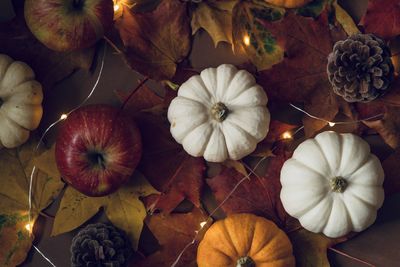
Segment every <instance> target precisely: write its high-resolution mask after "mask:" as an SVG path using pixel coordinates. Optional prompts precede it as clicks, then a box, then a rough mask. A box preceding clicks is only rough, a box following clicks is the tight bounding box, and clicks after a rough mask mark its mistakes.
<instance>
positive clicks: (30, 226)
mask: <svg viewBox="0 0 400 267" xmlns="http://www.w3.org/2000/svg"><path fill="white" fill-rule="evenodd" d="M25 229H26V230H27V231H28V232H29V233H31V232H32V224H31V223H27V224H25Z"/></svg>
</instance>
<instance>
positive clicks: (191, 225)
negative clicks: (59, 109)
mask: <svg viewBox="0 0 400 267" xmlns="http://www.w3.org/2000/svg"><path fill="white" fill-rule="evenodd" d="M207 218H208V216H207V215H206V214H205V213H204V211H202V210H201V209H197V208H195V209H194V210H193V211H191V212H189V213H172V214H169V215H165V214H157V215H152V216H149V217H148V218H147V219H146V225H147V226H148V227H149V228H150V230H151V232H152V233H153V235H154V236H155V237H156V238H157V240H158V242H159V245H160V250H158V251H157V252H155V253H153V254H151V255H150V256H148V257H147V258H145V259H143V260H141V261H133V262H131V264H130V266H132V267H133V266H134V267H156V266H157V267H170V266H171V265H172V263H174V261H175V260H176V259H177V258H178V255H179V254H180V252H181V251H182V250H183V249H184V247H185V246H186V245H189V244H190V243H191V242H192V241H193V239H194V238H195V235H196V233H195V231H196V230H199V229H200V223H201V222H204V221H206V220H207ZM206 229H207V226H205V227H203V228H202V231H201V232H200V234H199V235H198V238H201V234H202V233H204V231H205V230H206ZM196 252H197V243H195V244H192V245H191V246H189V248H188V249H187V250H186V251H185V253H184V254H183V255H182V257H181V259H180V261H179V262H178V264H177V265H176V267H195V266H197V265H196Z"/></svg>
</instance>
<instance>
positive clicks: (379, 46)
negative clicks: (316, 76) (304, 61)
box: [327, 34, 394, 102]
mask: <svg viewBox="0 0 400 267" xmlns="http://www.w3.org/2000/svg"><path fill="white" fill-rule="evenodd" d="M390 57H391V54H390V50H389V47H388V46H387V45H386V43H385V42H384V41H383V40H382V39H380V38H379V37H377V36H375V35H372V34H355V35H352V36H350V37H348V38H347V39H346V40H342V41H338V42H336V44H335V45H334V47H333V51H332V53H330V54H329V56H328V66H327V72H328V77H329V81H330V82H331V84H332V87H333V91H334V92H335V93H336V94H338V95H340V96H342V97H343V98H344V99H345V100H346V101H348V102H368V101H371V100H374V99H375V98H377V97H379V96H381V95H382V94H384V93H385V92H386V91H387V90H388V88H389V86H390V83H391V82H392V80H393V75H394V68H393V64H392V61H391V59H390Z"/></svg>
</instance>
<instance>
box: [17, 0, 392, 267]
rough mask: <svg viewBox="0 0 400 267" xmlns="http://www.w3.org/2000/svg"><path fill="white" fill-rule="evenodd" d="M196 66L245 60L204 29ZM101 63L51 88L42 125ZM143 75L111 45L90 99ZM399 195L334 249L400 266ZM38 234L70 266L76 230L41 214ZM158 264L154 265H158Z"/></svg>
mask: <svg viewBox="0 0 400 267" xmlns="http://www.w3.org/2000/svg"><path fill="white" fill-rule="evenodd" d="M339 2H340V3H341V5H342V6H343V7H344V8H345V9H346V10H348V12H349V13H350V14H351V15H352V16H353V18H355V20H358V19H359V18H360V16H361V14H363V12H364V11H365V8H366V4H367V2H368V1H367V0H357V1H350V0H348V1H339ZM190 60H191V62H192V66H193V67H194V68H196V69H203V68H205V67H212V66H218V65H219V64H222V63H232V64H240V63H243V60H244V59H243V58H242V57H240V56H239V57H238V56H234V55H233V53H232V51H231V47H230V46H229V45H227V44H220V45H219V46H218V47H217V48H214V45H213V43H212V40H211V38H210V37H209V36H208V35H207V34H206V33H205V32H200V33H199V34H197V35H196V36H195V38H194V44H193V49H192V52H191V55H190ZM99 65H100V64H97V67H96V70H94V71H93V72H86V71H77V72H76V73H75V74H74V75H72V76H71V77H69V78H68V79H66V80H64V81H62V82H61V83H59V84H58V85H57V86H56V87H55V88H53V89H52V90H51V91H49V92H47V95H46V97H45V102H44V108H45V109H44V110H45V111H47V112H46V113H45V114H44V117H43V121H42V123H41V125H42V126H41V127H42V129H43V128H45V125H49V124H50V123H51V122H53V121H55V120H57V119H58V118H59V117H60V114H62V113H65V111H68V110H71V109H72V108H73V107H75V106H76V105H78V104H79V103H80V102H81V101H82V100H83V99H84V98H85V97H86V95H87V94H88V92H89V91H90V89H91V88H92V86H93V84H94V81H95V79H96V76H97V73H98V71H99ZM140 77H141V76H140V75H139V74H137V73H135V72H133V71H132V70H131V69H129V68H128V67H127V65H126V64H125V63H124V61H123V60H122V58H121V57H120V56H119V55H117V54H115V53H114V51H113V50H112V48H110V47H108V48H107V53H106V57H105V66H104V71H103V75H102V77H101V80H100V83H99V86H98V88H97V90H96V91H95V93H94V95H93V97H92V98H91V99H90V100H89V102H88V103H109V104H113V105H118V100H117V98H116V97H115V95H114V93H113V92H114V90H117V89H119V90H129V89H132V88H133V87H135V85H136V84H137V80H138V79H139V78H140ZM149 86H150V87H154V88H156V87H157V86H159V85H158V84H157V83H155V82H152V81H150V82H149ZM56 132H57V129H53V130H52V131H51V132H50V133H49V135H48V140H50V141H51V140H54V136H55V134H56ZM370 143H371V146H372V149H373V151H374V152H376V153H385V152H387V147H385V146H384V145H382V141H381V140H377V139H376V138H375V139H371V140H370ZM59 200H60V199H58V200H57V201H56V202H55V203H53V205H51V206H50V207H49V208H48V209H47V211H46V212H47V213H48V214H55V213H56V211H57V208H58V205H59ZM399 210H400V194H399V195H395V196H392V197H390V198H388V199H386V200H385V203H384V206H383V208H381V209H380V211H379V214H378V219H377V221H376V222H375V224H374V225H373V226H372V227H370V228H369V229H367V230H366V231H364V232H363V233H362V234H359V235H357V236H356V237H355V238H353V239H351V240H349V241H347V242H346V243H343V244H340V245H338V246H336V247H335V248H336V249H338V250H340V251H342V252H344V253H346V254H348V255H351V256H353V257H356V258H359V259H362V260H363V261H366V262H368V263H370V264H373V265H375V266H398V265H399V262H400V249H399V244H400V212H398V211H399ZM98 220H104V216H103V215H101V214H98V215H96V216H95V217H94V218H92V219H91V222H92V221H98ZM35 227H36V231H37V232H38V234H37V238H36V240H35V245H36V246H37V247H38V248H39V249H40V250H41V251H43V252H44V253H45V254H46V255H47V256H48V257H49V258H50V259H51V261H52V262H53V263H54V264H55V265H56V266H58V267H64V266H65V267H66V266H70V253H69V247H70V244H71V240H72V237H73V236H74V235H75V234H76V231H73V232H70V233H67V234H63V235H60V236H57V237H50V232H51V227H52V219H45V218H43V217H41V218H40V219H39V220H38V222H37V224H36V226H35ZM328 255H329V259H330V261H331V263H332V266H355V267H357V266H368V265H366V264H365V263H360V262H357V261H355V260H352V259H350V258H349V257H346V256H342V255H340V254H337V253H334V252H331V251H330V252H329V253H328ZM21 266H34V267H42V266H49V264H48V263H47V262H46V261H45V260H44V259H43V258H42V257H41V256H40V255H39V254H38V253H36V252H35V251H34V250H31V253H30V254H29V256H28V259H27V261H26V262H25V263H23V264H22V265H21ZM155 267H156V266H155Z"/></svg>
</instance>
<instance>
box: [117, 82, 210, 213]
mask: <svg viewBox="0 0 400 267" xmlns="http://www.w3.org/2000/svg"><path fill="white" fill-rule="evenodd" d="M168 92H171V93H173V91H172V90H168V91H167V94H166V97H165V98H164V99H163V98H161V97H159V96H157V95H156V94H154V93H153V92H152V91H151V90H150V89H149V88H148V87H141V88H139V89H138V90H137V91H136V92H134V94H133V96H132V97H131V99H130V101H129V102H128V103H127V105H126V106H125V108H126V111H128V112H129V113H130V114H132V116H133V117H134V119H135V121H136V122H137V124H138V127H139V129H140V132H141V135H142V144H143V154H142V159H141V161H140V164H139V167H138V169H139V170H140V171H141V172H142V173H143V174H144V175H145V176H146V178H147V179H148V180H149V181H150V183H151V184H152V185H153V186H154V187H155V188H156V189H157V190H158V191H160V192H161V193H162V194H161V195H157V196H150V197H147V198H145V203H146V206H147V208H148V210H149V211H150V213H152V212H154V211H155V210H159V211H162V212H165V213H169V212H171V211H173V210H174V209H175V208H176V207H177V206H178V205H179V203H181V202H182V201H183V200H184V199H188V200H190V201H191V202H192V203H193V204H194V205H195V206H196V207H200V194H201V190H202V187H203V184H204V182H203V176H204V171H205V168H206V167H205V163H204V160H203V159H202V158H194V157H191V156H189V155H188V154H187V153H186V152H185V151H184V150H183V148H182V146H181V145H179V144H178V143H176V142H175V140H174V139H173V138H172V136H171V133H170V131H169V127H170V125H169V122H168V120H167V118H166V110H165V109H164V108H165V107H166V106H168V105H169V101H170V99H172V97H169V96H168ZM127 94H129V93H119V94H117V96H118V97H119V99H120V101H121V102H125V100H126V95H127ZM152 105H154V106H152ZM156 107H159V108H157V109H156ZM155 109H156V110H155ZM144 110H147V111H148V112H146V111H144ZM139 111H142V112H139ZM154 111H155V112H154ZM155 166H156V167H155Z"/></svg>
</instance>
